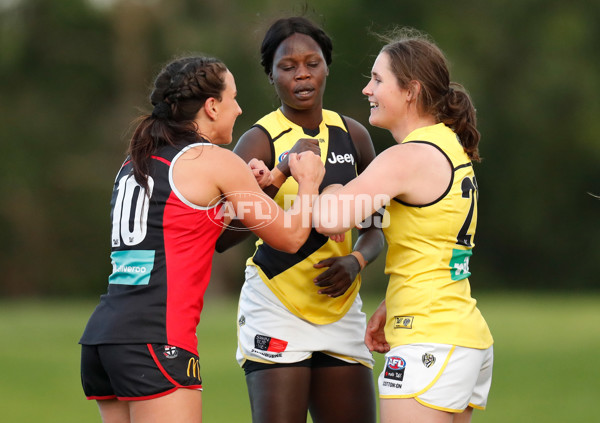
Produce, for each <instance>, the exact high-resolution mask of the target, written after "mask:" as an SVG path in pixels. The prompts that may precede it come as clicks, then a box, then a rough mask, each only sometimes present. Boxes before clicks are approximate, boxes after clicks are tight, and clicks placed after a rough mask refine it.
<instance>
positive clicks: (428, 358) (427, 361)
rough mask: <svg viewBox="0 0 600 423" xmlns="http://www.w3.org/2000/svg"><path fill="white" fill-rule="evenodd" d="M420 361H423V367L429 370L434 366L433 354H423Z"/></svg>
mask: <svg viewBox="0 0 600 423" xmlns="http://www.w3.org/2000/svg"><path fill="white" fill-rule="evenodd" d="M421 361H423V364H424V365H425V367H427V368H430V367H431V366H433V365H434V364H435V356H434V355H433V354H429V353H425V354H423V357H421Z"/></svg>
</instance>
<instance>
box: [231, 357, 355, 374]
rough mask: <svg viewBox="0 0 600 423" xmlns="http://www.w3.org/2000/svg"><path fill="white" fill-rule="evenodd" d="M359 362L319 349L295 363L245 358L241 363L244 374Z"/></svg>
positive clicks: (338, 365) (339, 365) (353, 364)
mask: <svg viewBox="0 0 600 423" xmlns="http://www.w3.org/2000/svg"><path fill="white" fill-rule="evenodd" d="M360 365H361V364H360V363H349V362H347V361H344V360H341V359H339V358H336V357H333V356H331V355H329V354H325V353H324V352H321V351H315V352H313V354H312V356H311V357H310V358H307V359H306V360H302V361H297V362H295V363H261V362H258V361H252V360H246V361H245V363H244V364H243V365H242V368H243V369H244V373H245V374H246V376H247V375H248V374H249V373H252V372H255V371H258V370H268V369H277V368H280V367H311V368H317V367H342V366H360Z"/></svg>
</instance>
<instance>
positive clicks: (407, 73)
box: [381, 28, 481, 161]
mask: <svg viewBox="0 0 600 423" xmlns="http://www.w3.org/2000/svg"><path fill="white" fill-rule="evenodd" d="M381 38H382V39H383V40H384V41H386V42H387V43H388V44H386V45H385V46H384V47H383V48H382V50H381V52H382V53H384V52H385V53H386V54H388V56H389V58H390V66H391V70H392V72H393V73H394V75H395V76H396V78H397V80H398V84H399V85H400V87H402V88H403V89H406V88H408V87H409V84H410V82H411V81H419V83H420V84H421V92H420V94H419V106H420V107H421V109H422V110H423V111H424V112H426V113H430V114H432V115H433V116H435V117H436V119H437V121H438V122H442V123H444V124H445V125H447V126H448V127H450V128H451V129H452V130H453V131H454V132H455V133H456V135H458V138H459V140H460V143H461V144H462V146H463V149H464V150H465V152H466V153H467V155H468V156H469V158H470V159H471V160H474V161H480V157H479V149H478V145H479V139H480V138H481V134H480V133H479V131H478V130H477V118H476V113H475V108H474V106H473V103H472V101H471V98H470V97H469V94H468V93H467V92H466V90H465V89H464V87H463V86H462V85H460V84H458V83H456V82H451V81H450V73H449V71H448V64H447V61H446V58H445V56H444V53H442V51H441V50H440V49H439V47H437V46H436V45H435V43H433V41H431V40H430V39H429V38H428V37H427V36H426V35H425V34H423V33H420V32H418V31H416V30H414V29H412V28H401V29H399V30H395V31H394V32H392V33H391V34H389V35H385V36H381Z"/></svg>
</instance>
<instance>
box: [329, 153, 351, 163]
mask: <svg viewBox="0 0 600 423" xmlns="http://www.w3.org/2000/svg"><path fill="white" fill-rule="evenodd" d="M327 161H328V162H329V163H331V164H336V163H351V164H354V156H353V155H352V154H349V153H346V154H335V153H334V152H333V151H332V152H331V157H330V158H328V159H327Z"/></svg>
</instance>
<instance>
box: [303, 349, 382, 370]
mask: <svg viewBox="0 0 600 423" xmlns="http://www.w3.org/2000/svg"><path fill="white" fill-rule="evenodd" d="M314 352H322V353H323V354H327V355H329V356H331V357H333V358H337V359H339V360H343V361H347V362H351V363H358V364H362V365H363V366H365V367H367V368H369V369H371V370H373V365H372V364H369V363H367V362H366V361H362V360H359V359H357V358H356V357H350V356H347V355H342V354H334V353H332V352H329V351H314Z"/></svg>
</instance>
